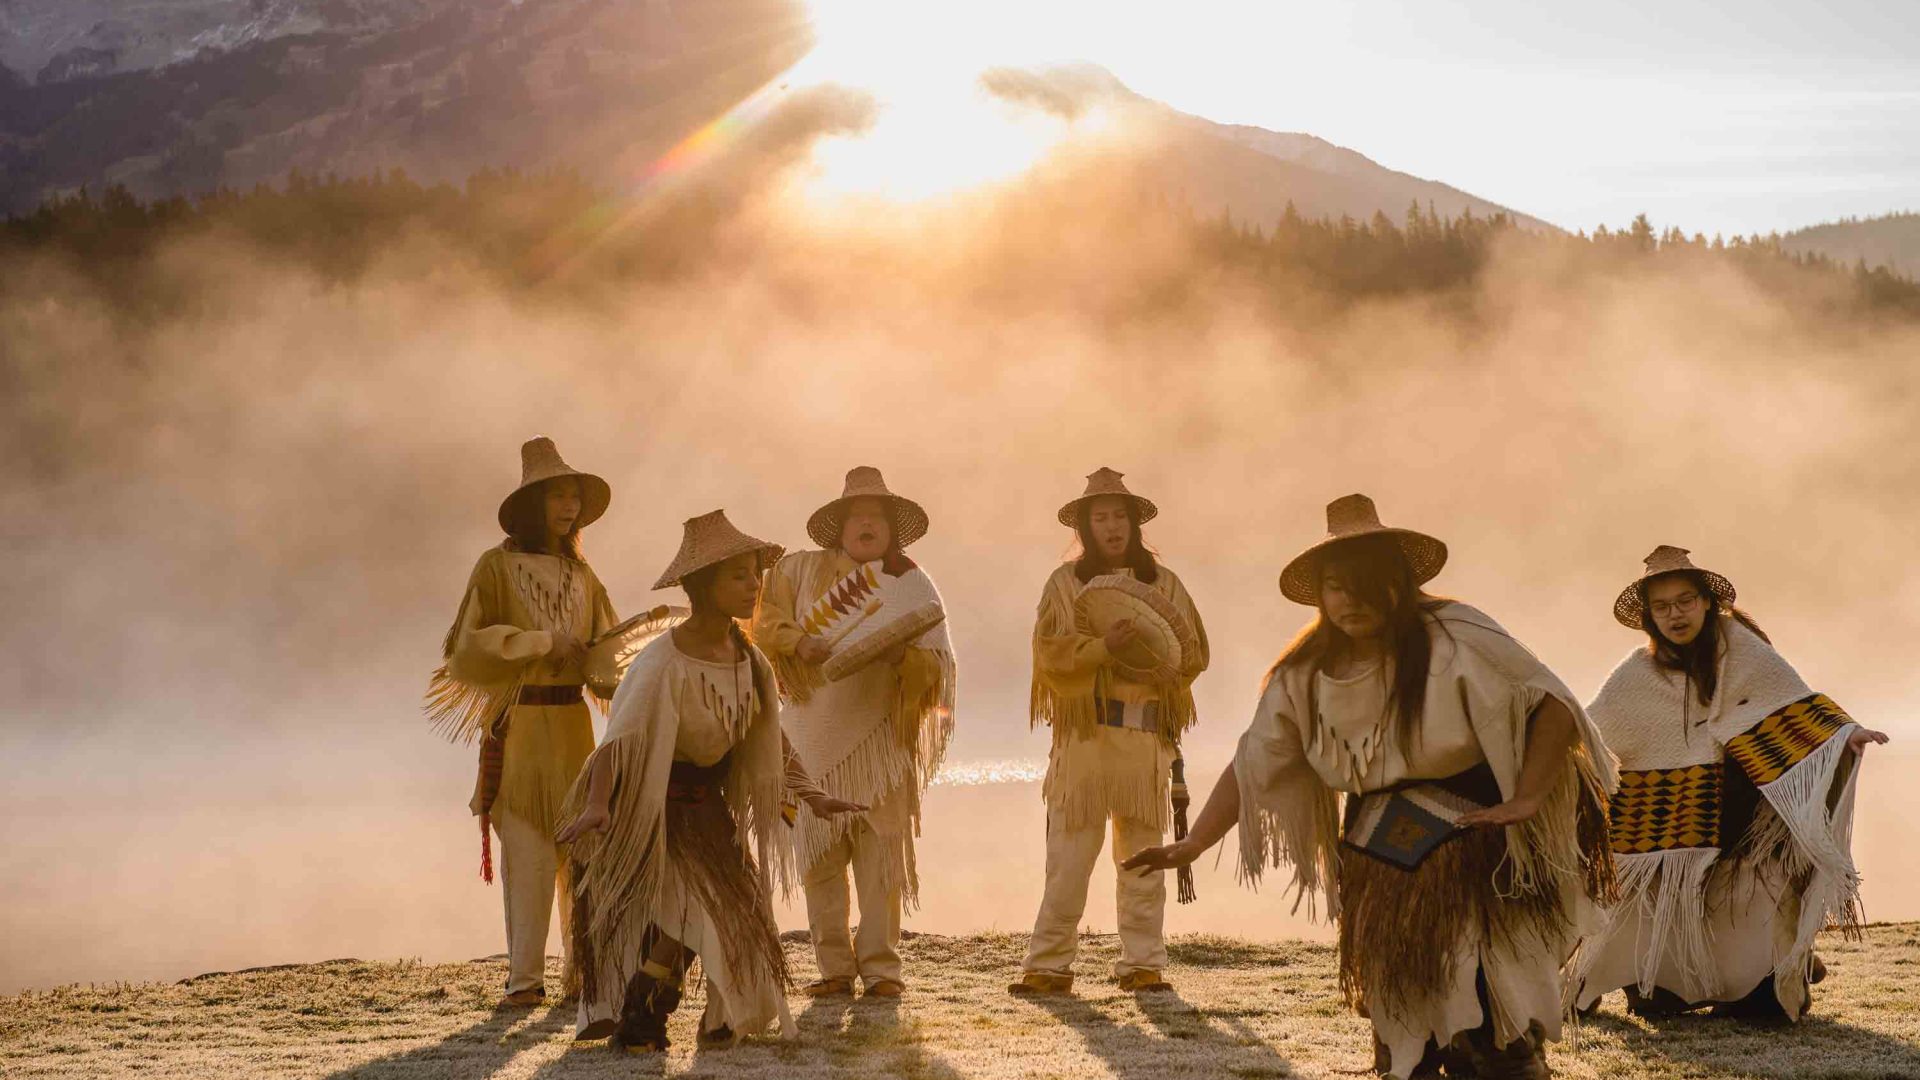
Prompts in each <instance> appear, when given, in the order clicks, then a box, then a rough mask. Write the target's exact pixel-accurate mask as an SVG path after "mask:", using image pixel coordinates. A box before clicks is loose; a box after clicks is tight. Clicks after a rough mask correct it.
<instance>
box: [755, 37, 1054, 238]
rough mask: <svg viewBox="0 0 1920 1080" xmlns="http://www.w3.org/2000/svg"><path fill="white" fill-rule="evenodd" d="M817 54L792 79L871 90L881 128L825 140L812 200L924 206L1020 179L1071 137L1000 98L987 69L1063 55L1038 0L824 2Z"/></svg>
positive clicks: (1048, 118)
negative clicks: (991, 89) (989, 85)
mask: <svg viewBox="0 0 1920 1080" xmlns="http://www.w3.org/2000/svg"><path fill="white" fill-rule="evenodd" d="M812 7H813V14H814V34H815V38H816V41H817V42H818V43H817V45H816V46H815V48H814V51H813V52H812V53H811V54H809V55H808V56H807V58H806V59H804V60H802V61H801V62H800V63H799V64H798V65H797V66H795V68H794V69H793V71H792V72H790V73H789V76H788V79H787V82H788V83H789V85H791V86H794V87H800V86H811V85H819V84H825V83H833V84H838V85H841V86H846V87H849V88H853V89H856V90H862V91H865V92H867V93H870V94H872V95H873V97H874V99H875V102H876V104H877V106H878V111H877V115H876V117H875V119H874V122H873V125H872V127H870V128H869V129H867V130H866V131H863V132H860V133H859V134H857V135H851V136H844V137H833V138H828V139H824V140H822V141H821V143H820V144H819V145H818V146H816V147H815V150H814V155H813V169H812V171H811V173H810V174H809V175H808V176H807V177H806V179H805V182H804V187H805V191H806V193H807V195H808V196H810V197H812V198H816V199H819V198H827V199H832V198H836V197H843V198H844V197H879V198H883V199H888V200H893V201H899V202H914V201H920V200H924V199H928V198H933V197H936V196H940V195H944V194H948V193H952V192H957V191H961V190H965V189H967V188H972V187H977V186H980V185H983V184H988V183H991V182H993V181H996V180H1003V179H1008V178H1011V177H1014V176H1017V175H1019V174H1021V173H1023V172H1025V171H1026V170H1027V169H1029V168H1031V167H1032V166H1033V165H1034V164H1035V163H1036V162H1037V161H1039V160H1040V158H1041V157H1042V156H1044V155H1045V154H1046V152H1047V151H1048V150H1049V149H1050V148H1052V147H1053V146H1055V145H1057V144H1058V143H1059V142H1060V141H1061V140H1062V139H1064V138H1066V137H1067V136H1068V135H1069V134H1071V133H1072V132H1073V129H1074V125H1073V124H1070V123H1069V122H1067V121H1066V120H1064V119H1062V118H1060V117H1057V116H1053V115H1050V114H1047V113H1045V112H1043V111H1041V110H1038V109H1033V108H1026V107H1021V106H1018V105H1015V104H1012V103H1009V102H1006V101H1001V100H998V99H996V98H995V97H994V96H993V95H991V94H989V93H988V92H987V91H986V89H985V88H984V87H982V86H981V85H980V75H981V73H982V72H984V71H986V70H988V69H989V68H992V67H995V66H998V65H1008V66H1021V65H1028V64H1035V63H1042V62H1046V61H1049V60H1058V59H1062V56H1061V54H1059V53H1057V52H1054V51H1052V50H1051V49H1050V48H1049V45H1050V44H1052V43H1053V42H1055V41H1058V40H1059V39H1058V37H1057V36H1056V35H1055V34H1054V33H1052V32H1051V31H1052V29H1053V28H1051V27H1049V26H1048V25H1047V24H1046V23H1044V22H1042V21H1037V20H1036V18H1035V16H1034V14H1033V12H1032V11H1031V10H1030V9H1031V5H1026V6H1023V5H1017V4H1012V3H1005V2H1000V0H988V2H981V3H970V4H953V5H938V6H936V5H932V4H924V5H923V4H898V3H867V2H858V0H814V3H813V5H812Z"/></svg>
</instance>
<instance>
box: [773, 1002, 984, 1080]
mask: <svg viewBox="0 0 1920 1080" xmlns="http://www.w3.org/2000/svg"><path fill="white" fill-rule="evenodd" d="M900 1011H901V999H900V998H869V997H863V998H859V999H855V998H853V997H851V996H844V997H843V996H834V997H824V998H814V999H813V1000H812V1001H810V1002H808V1003H807V1007H806V1008H804V1009H802V1010H800V1013H799V1015H797V1016H795V1017H794V1022H795V1024H796V1025H797V1026H798V1027H799V1029H800V1037H801V1038H802V1039H804V1040H805V1041H807V1042H809V1043H812V1044H814V1045H815V1046H817V1047H820V1048H822V1049H824V1050H826V1051H827V1052H828V1053H829V1054H834V1053H836V1052H839V1053H845V1054H848V1055H853V1056H855V1057H856V1058H857V1063H858V1065H859V1066H860V1067H861V1069H862V1070H875V1074H876V1075H884V1076H897V1077H908V1078H911V1080H964V1078H963V1077H962V1074H961V1073H960V1071H959V1070H958V1069H955V1068H954V1067H953V1066H951V1065H949V1064H947V1062H946V1060H945V1059H943V1058H941V1057H940V1056H938V1055H936V1054H929V1053H927V1051H926V1049H925V1048H924V1047H923V1046H921V1045H920V1037H919V1035H918V1033H917V1032H915V1031H914V1029H913V1025H912V1022H911V1021H907V1022H905V1023H903V1022H902V1018H901V1015H900ZM850 1063H851V1062H850Z"/></svg>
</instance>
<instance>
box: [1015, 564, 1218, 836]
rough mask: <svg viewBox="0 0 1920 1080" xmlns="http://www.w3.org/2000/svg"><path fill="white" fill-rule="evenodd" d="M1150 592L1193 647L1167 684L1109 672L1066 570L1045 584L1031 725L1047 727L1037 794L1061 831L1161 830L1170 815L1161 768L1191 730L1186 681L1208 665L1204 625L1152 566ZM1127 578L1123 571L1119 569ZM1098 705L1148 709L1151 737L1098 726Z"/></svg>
mask: <svg viewBox="0 0 1920 1080" xmlns="http://www.w3.org/2000/svg"><path fill="white" fill-rule="evenodd" d="M1156 569H1157V570H1158V576H1157V577H1156V578H1155V579H1154V582H1153V588H1155V589H1158V590H1159V591H1160V592H1162V593H1163V594H1165V595H1166V596H1167V598H1168V599H1169V600H1171V601H1172V602H1173V604H1174V606H1175V608H1176V609H1178V610H1179V612H1180V613H1181V614H1182V615H1184V616H1185V617H1186V619H1187V621H1188V622H1189V623H1190V624H1192V626H1193V632H1194V637H1195V639H1196V641H1197V642H1198V644H1199V648H1198V649H1196V650H1195V651H1194V655H1193V656H1192V657H1190V658H1188V662H1187V664H1186V667H1185V669H1184V670H1182V671H1180V672H1178V673H1177V674H1178V677H1177V678H1176V679H1175V680H1174V681H1171V682H1167V683H1164V684H1160V685H1148V684H1143V683H1136V682H1131V681H1129V680H1127V679H1124V678H1122V677H1120V676H1119V675H1118V674H1116V673H1115V672H1114V669H1113V666H1112V664H1111V662H1110V661H1111V657H1110V656H1109V655H1108V652H1107V643H1106V641H1105V639H1104V638H1101V637H1097V636H1094V635H1090V634H1086V633H1083V632H1082V631H1081V629H1080V627H1079V626H1078V623H1077V620H1076V618H1075V615H1074V601H1075V599H1076V598H1077V597H1078V596H1079V595H1080V590H1081V588H1082V587H1083V586H1082V585H1081V582H1080V579H1079V578H1078V577H1077V576H1075V574H1074V568H1073V564H1072V563H1065V564H1062V565H1061V566H1060V568H1059V569H1057V570H1055V571H1054V572H1053V574H1052V576H1051V577H1049V578H1047V584H1046V587H1045V588H1044V589H1042V590H1041V593H1040V608H1039V613H1038V616H1037V618H1036V620H1035V622H1034V627H1033V694H1032V711H1031V721H1032V723H1033V724H1035V725H1039V724H1046V725H1048V726H1050V727H1051V728H1052V729H1053V745H1052V748H1051V749H1050V751H1049V752H1048V754H1047V776H1046V780H1045V782H1044V783H1043V784H1042V785H1041V795H1042V797H1043V798H1045V800H1046V803H1047V808H1048V810H1049V811H1051V812H1053V813H1058V814H1061V815H1063V816H1064V817H1065V819H1066V821H1067V824H1068V826H1069V827H1081V826H1085V825H1090V824H1094V823H1098V822H1104V821H1106V820H1107V819H1108V818H1109V817H1124V818H1132V819H1135V820H1137V821H1142V822H1145V823H1147V824H1148V825H1152V826H1154V827H1156V828H1160V829H1165V828H1166V827H1167V821H1168V818H1169V816H1170V804H1169V799H1170V795H1171V788H1170V783H1169V780H1168V769H1169V767H1170V766H1171V765H1172V764H1173V759H1174V756H1175V755H1176V753H1177V751H1178V748H1179V743H1180V735H1181V733H1183V732H1185V731H1186V730H1187V729H1188V728H1190V727H1192V726H1193V723H1194V719H1195V715H1194V707H1193V680H1194V679H1195V678H1196V677H1197V676H1198V675H1199V674H1200V673H1201V672H1203V671H1205V670H1206V669H1207V663H1208V661H1209V659H1210V656H1209V652H1208V648H1207V631H1206V627H1205V626H1204V625H1203V624H1202V623H1201V621H1200V612H1199V610H1198V609H1196V608H1195V607H1194V604H1193V597H1192V596H1191V595H1189V594H1188V592H1187V588H1186V586H1185V585H1183V584H1181V582H1180V577H1179V575H1177V574H1175V573H1174V572H1173V571H1172V570H1169V569H1167V568H1166V567H1165V566H1160V567H1157V568H1156ZM1121 572H1123V573H1126V574H1128V575H1129V576H1131V575H1132V573H1133V572H1132V571H1131V570H1125V571H1121ZM1100 699H1109V700H1114V701H1122V702H1149V701H1151V702H1155V703H1157V707H1158V710H1159V717H1160V724H1159V730H1157V731H1151V732H1148V731H1139V730H1135V729H1132V728H1121V727H1110V726H1107V725H1106V724H1103V723H1101V720H1100V711H1099V706H1098V705H1097V704H1096V702H1097V701H1098V700H1100Z"/></svg>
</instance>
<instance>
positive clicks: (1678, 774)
mask: <svg viewBox="0 0 1920 1080" xmlns="http://www.w3.org/2000/svg"><path fill="white" fill-rule="evenodd" d="M1608 830H1609V838H1610V842H1611V844H1612V846H1613V851H1614V854H1616V855H1644V854H1646V853H1647V852H1651V851H1672V850H1674V849H1676V848H1710V847H1718V846H1719V844H1720V766H1719V765H1718V764H1713V765H1690V766H1687V767H1685V768H1679V769H1638V770H1626V769H1622V770H1621V771H1620V790H1619V791H1617V792H1615V793H1614V795H1613V801H1612V803H1611V805H1610V806H1609V807H1608Z"/></svg>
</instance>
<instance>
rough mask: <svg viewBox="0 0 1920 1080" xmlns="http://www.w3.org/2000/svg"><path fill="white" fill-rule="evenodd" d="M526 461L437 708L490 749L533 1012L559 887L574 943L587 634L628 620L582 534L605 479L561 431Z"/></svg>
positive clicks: (494, 821) (490, 799)
mask: <svg viewBox="0 0 1920 1080" xmlns="http://www.w3.org/2000/svg"><path fill="white" fill-rule="evenodd" d="M520 461H521V479H520V486H519V487H518V488H516V489H515V490H514V491H513V493H512V494H510V495H508V496H507V497H506V499H505V500H504V501H502V502H501V504H500V512H499V519H500V527H501V528H502V529H503V530H505V532H506V534H507V538H506V540H505V542H503V543H501V544H500V545H498V546H496V547H492V548H488V549H487V550H486V552H485V553H483V554H482V555H481V556H480V561H479V562H478V563H477V564H476V565H475V566H474V568H473V573H472V574H471V575H470V576H469V577H468V579H467V589H466V592H465V593H464V594H463V595H462V597H461V602H460V611H459V613H458V614H457V615H455V616H454V620H453V627H452V629H450V630H448V631H447V637H446V642H445V644H444V655H445V663H444V664H443V665H442V666H441V667H440V669H439V670H438V671H436V672H434V675H433V681H432V683H431V684H430V686H429V688H428V691H427V713H428V715H429V716H430V717H431V718H432V720H433V721H434V723H435V724H436V726H438V727H439V728H440V729H441V730H443V731H445V732H447V733H448V734H449V735H451V736H452V737H454V738H455V739H459V740H463V741H476V740H477V741H478V742H479V743H480V777H479V781H478V782H477V783H476V784H475V785H474V795H473V801H472V803H471V804H470V807H471V809H472V810H473V812H474V814H476V815H478V816H479V818H480V837H481V876H482V877H484V878H485V879H486V880H488V881H492V880H493V860H492V848H491V845H490V843H489V837H488V836H487V829H488V826H489V825H491V826H492V827H493V829H494V830H495V831H497V832H498V833H499V834H500V873H501V877H502V878H504V879H505V880H504V882H503V884H502V888H501V892H502V893H503V894H504V899H505V903H506V913H507V986H506V1004H509V1005H517V1006H528V1005H534V1004H538V1003H539V1002H541V1001H543V1000H545V998H546V986H545V977H546V956H547V926H548V924H549V923H550V922H551V921H552V917H553V903H554V895H555V893H556V892H557V893H558V894H559V897H560V916H561V927H562V939H563V942H562V947H563V948H564V947H565V941H564V939H565V936H566V933H565V927H566V923H567V918H568V914H569V904H570V899H569V896H568V889H567V879H566V875H565V874H564V873H563V872H562V868H563V866H564V865H565V859H566V853H565V852H564V851H563V850H562V849H561V848H560V846H559V845H556V844H555V843H554V840H553V830H554V828H555V826H556V825H558V824H559V820H560V800H561V798H562V797H563V796H564V795H565V794H566V791H567V786H568V785H569V784H571V783H573V778H574V777H575V776H576V775H578V774H579V772H580V763H581V762H583V761H585V760H586V758H587V754H588V752H589V751H591V750H592V749H593V720H592V719H591V718H590V717H589V716H588V715H587V706H586V704H585V702H584V701H583V700H582V695H581V686H582V684H583V683H584V682H585V679H586V675H585V668H584V661H585V659H586V642H587V641H588V640H590V639H591V638H592V637H594V635H596V634H599V633H601V632H602V631H605V630H607V629H609V628H610V627H612V626H613V625H614V624H615V623H616V622H618V619H617V618H615V616H614V613H613V605H612V604H610V603H608V601H607V591H606V590H605V589H604V588H602V587H601V586H600V579H599V578H597V577H595V576H594V573H593V568H592V567H590V566H588V565H587V564H586V561H585V560H584V559H583V558H582V557H581V555H580V530H581V529H583V528H585V527H586V526H588V525H590V524H592V523H593V522H594V521H595V520H597V519H598V518H599V517H600V515H601V514H603V513H605V512H606V509H607V503H608V501H609V500H610V497H611V493H610V492H609V490H608V488H607V482H606V481H605V480H602V479H600V478H599V477H597V476H594V475H592V474H590V473H583V472H578V471H576V470H574V469H572V468H570V467H568V465H567V463H566V462H565V461H562V460H561V459H560V453H559V451H558V450H556V449H554V445H553V441H552V440H551V439H546V438H536V439H530V440H528V441H527V443H526V444H525V445H524V446H522V447H521V448H520ZM606 692H607V688H604V687H603V688H599V689H597V690H596V693H600V694H604V693H606ZM569 975H570V976H571V972H569Z"/></svg>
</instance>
